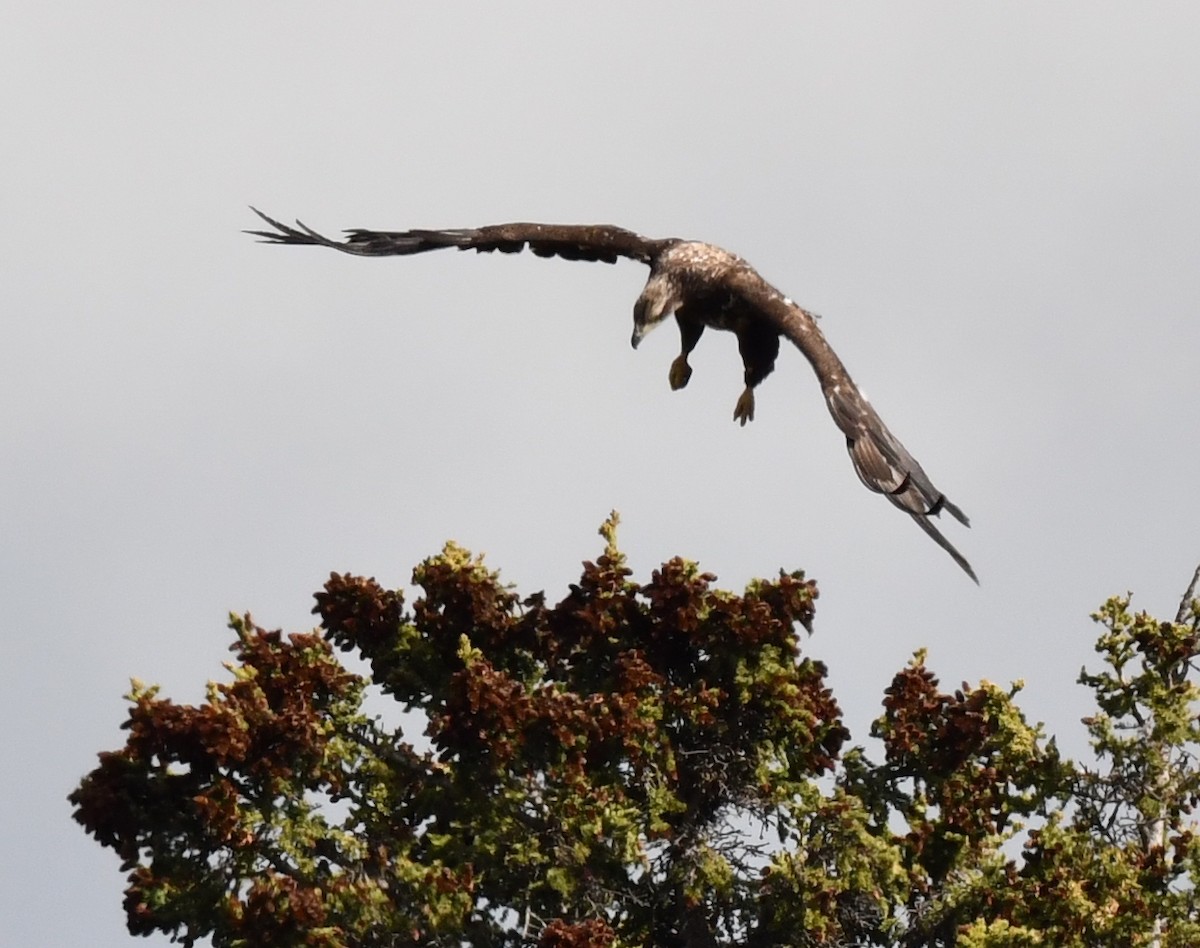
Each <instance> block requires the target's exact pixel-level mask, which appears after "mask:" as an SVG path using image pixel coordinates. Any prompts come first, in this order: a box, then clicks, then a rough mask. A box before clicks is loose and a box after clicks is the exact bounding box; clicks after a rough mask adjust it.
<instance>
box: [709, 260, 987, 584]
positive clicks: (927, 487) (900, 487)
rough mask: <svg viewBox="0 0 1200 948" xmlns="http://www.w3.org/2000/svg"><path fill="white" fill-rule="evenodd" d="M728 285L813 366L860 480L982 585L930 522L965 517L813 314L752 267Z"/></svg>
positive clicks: (967, 523)
mask: <svg viewBox="0 0 1200 948" xmlns="http://www.w3.org/2000/svg"><path fill="white" fill-rule="evenodd" d="M730 285H731V288H732V289H734V290H735V292H737V294H738V295H739V296H740V297H741V298H742V300H744V301H745V302H746V303H748V304H750V305H751V306H753V307H754V308H755V309H756V310H757V311H758V312H760V313H761V314H762V316H763V318H765V319H767V320H769V321H770V322H771V323H772V324H773V325H774V326H775V328H776V329H778V331H779V332H780V334H781V335H783V336H786V337H787V338H788V339H790V340H791V341H792V343H793V344H794V345H795V346H796V348H798V349H799V350H800V351H801V352H803V353H804V355H805V357H806V358H807V359H808V361H809V363H811V365H812V367H813V370H814V371H815V372H816V374H817V378H818V380H819V381H820V383H821V390H822V391H823V392H824V394H825V403H826V405H827V406H828V407H829V413H830V415H832V416H833V420H834V422H836V424H837V426H838V428H840V429H841V431H842V434H844V435H845V436H846V449H847V450H848V451H849V452H850V460H851V461H852V462H853V463H854V471H855V473H857V474H858V478H859V480H861V481H862V482H863V484H864V485H865V486H866V487H867V488H869V489H870V490H873V491H876V492H878V493H880V494H883V495H884V496H885V497H887V499H888V500H890V501H891V502H892V503H893V504H895V505H896V506H897V507H899V508H900V509H901V510H903V511H904V512H905V513H907V514H909V516H911V517H912V518H913V520H915V521H916V522H917V525H918V526H919V527H920V528H921V529H922V530H924V531H925V532H926V533H927V534H929V536H930V538H931V539H933V541H934V542H935V543H937V545H938V546H940V547H941V548H942V549H943V550H945V551H946V552H947V553H949V554H950V556H951V557H952V558H953V560H954V562H956V563H957V564H958V565H959V566H960V567H962V569H963V571H964V572H966V574H967V575H968V576H970V577H971V579H973V580H975V582H976V583H978V582H979V578H978V577H977V576H976V575H975V571H974V570H973V569H972V568H971V564H970V563H968V562H967V560H966V558H965V557H964V556H963V555H962V554H961V553H959V552H958V550H956V549H955V548H954V546H953V544H951V543H950V541H949V540H947V539H946V538H945V537H944V536H942V534H941V531H939V530H938V528H937V527H936V526H934V524H933V523H932V522H931V521H930V519H929V518H930V517H935V516H937V515H938V514H940V513H942V511H945V512H946V513H948V514H950V516H952V517H953V518H954V519H955V520H957V521H958V522H959V523H961V524H963V525H965V526H970V525H971V524H970V521H969V520H968V519H967V516H966V514H964V513H963V512H962V511H961V510H960V509H959V508H958V507H957V506H956V505H955V504H953V503H952V502H951V501H950V500H949V498H947V497H946V495H945V494H943V493H942V492H941V491H940V490H938V489H937V488H936V487H934V486H933V482H932V481H931V480H930V479H929V475H928V474H926V473H925V470H924V469H923V468H922V467H921V465H920V464H919V463H917V459H916V458H914V457H913V456H912V455H911V454H909V453H908V449H907V448H905V447H904V445H903V444H901V443H900V439H898V438H897V437H896V436H895V435H894V434H892V432H891V431H890V430H889V429H888V426H887V425H885V424H884V423H883V419H882V418H880V417H879V414H878V413H877V412H876V411H875V408H874V407H873V406H872V405H871V403H870V402H869V401H868V400H867V397H866V396H865V395H864V394H863V393H862V390H861V389H859V387H858V386H857V385H856V384H855V383H854V380H853V379H852V378H851V377H850V373H849V372H847V371H846V367H845V365H843V364H842V360H841V359H839V358H838V356H837V353H835V352H834V351H833V349H832V348H831V347H830V345H829V343H828V342H826V340H825V336H824V334H823V333H822V332H821V330H820V328H819V327H818V326H817V322H816V318H815V317H814V316H813V314H812V313H809V312H808V311H807V310H805V309H803V308H802V307H800V306H798V305H796V304H795V303H794V302H792V301H791V300H790V299H788V298H787V297H785V296H783V295H782V294H781V293H780V292H779V291H778V290H776V289H775V288H774V287H773V286H771V285H770V284H769V283H767V282H766V281H765V280H764V279H763V278H762V277H761V276H759V275H758V273H756V272H755V271H754V270H753V269H751V268H750V267H749V266H748V265H747V266H746V268H745V271H744V272H740V273H737V274H735V275H734V276H733V277H732V278H731V279H730Z"/></svg>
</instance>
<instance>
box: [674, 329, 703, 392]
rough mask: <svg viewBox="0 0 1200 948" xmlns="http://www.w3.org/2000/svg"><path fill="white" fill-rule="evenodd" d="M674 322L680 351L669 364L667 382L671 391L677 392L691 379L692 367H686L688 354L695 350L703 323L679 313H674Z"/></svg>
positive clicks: (701, 332)
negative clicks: (677, 325) (669, 369)
mask: <svg viewBox="0 0 1200 948" xmlns="http://www.w3.org/2000/svg"><path fill="white" fill-rule="evenodd" d="M675 321H676V322H677V323H678V324H679V343H680V348H681V350H682V351H680V353H679V355H677V356H676V357H675V361H674V362H672V363H671V371H670V372H668V373H667V380H668V381H669V382H670V383H671V389H672V390H673V391H679V389H681V388H683V387H684V386H685V385H687V383H688V380H689V379H690V378H691V377H692V367H691V366H690V365H688V353H690V352H691V351H692V350H693V349H695V348H696V343H698V342H699V341H700V336H701V335H703V333H704V323H702V322H700V321H699V320H698V319H689V318H688V316H687V314H686V313H682V312H679V311H677V312H676V313H675Z"/></svg>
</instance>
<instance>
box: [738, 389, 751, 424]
mask: <svg viewBox="0 0 1200 948" xmlns="http://www.w3.org/2000/svg"><path fill="white" fill-rule="evenodd" d="M733 420H734V421H737V422H741V424H742V427H743V428H744V427H745V426H746V422H748V421H753V420H754V391H753V390H752V389H751V388H750V386H749V385H747V386H746V390H745V391H744V392H742V395H741V398H739V399H738V400H737V405H736V406H735V407H734V409H733Z"/></svg>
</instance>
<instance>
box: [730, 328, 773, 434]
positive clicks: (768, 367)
mask: <svg viewBox="0 0 1200 948" xmlns="http://www.w3.org/2000/svg"><path fill="white" fill-rule="evenodd" d="M736 332H737V337H738V351H739V352H741V354H742V365H743V366H744V367H745V369H746V373H745V378H746V389H745V391H743V392H742V394H741V397H739V398H738V400H737V405H735V406H734V409H733V420H734V421H736V422H738V423H740V424H741V425H742V426H743V427H744V426H745V424H746V422H748V421H753V420H754V386H756V385H757V384H758V383H759V382H761V381H762V380H763V379H765V378H766V377H767V376H768V375H770V374H771V371H772V369H774V368H775V359H776V357H778V355H779V333H778V331H777V330H776V329H775V328H774V327H772V326H769V325H765V324H763V323H756V322H748V323H745V324H743V325H742V326H739V327H738V329H737V330H736Z"/></svg>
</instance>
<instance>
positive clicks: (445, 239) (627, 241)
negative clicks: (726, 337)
mask: <svg viewBox="0 0 1200 948" xmlns="http://www.w3.org/2000/svg"><path fill="white" fill-rule="evenodd" d="M250 210H252V211H254V213H255V214H257V215H258V216H259V217H261V218H262V219H263V220H264V221H266V222H267V223H268V224H269V225H270V226H271V227H273V228H274V230H249V231H246V233H248V234H253V235H254V236H256V237H262V238H263V239H264V240H266V241H268V242H270V243H277V244H317V245H320V246H323V247H332V248H333V249H334V250H340V251H342V253H351V254H356V255H358V256H364V257H387V256H397V255H399V256H406V255H409V254H414V253H425V252H426V251H429V250H441V249H443V248H445V247H456V248H458V249H459V250H475V251H477V252H479V253H487V252H490V251H493V250H498V251H500V252H501V253H517V252H518V251H521V250H524V249H525V248H526V247H527V246H528V248H529V249H530V250H531V251H532V252H533V253H535V254H537V255H538V256H539V257H562V258H563V259H565V260H599V261H601V262H603V263H616V261H617V258H618V257H625V258H627V259H629V260H636V261H638V262H639V263H650V262H651V261H652V260H653V259H654V258H655V256H657V254H658V253H660V252H661V251H662V250H663V249H664V248H665V247H667V246H670V245H671V244H672V243H674V242H675V241H673V240H652V239H650V238H648V237H642V236H641V235H640V234H635V233H634V232H633V231H631V230H625V229H624V228H622V227H614V226H612V225H611V224H527V223H512V224H491V225H489V226H486V227H471V228H463V229H458V230H397V231H386V230H363V229H362V228H355V229H353V230H348V231H346V238H345V239H344V240H331V239H330V238H328V237H324V236H322V235H321V234H318V233H317V232H316V231H314V230H311V229H309V228H308V227H305V226H304V225H303V224H301V223H300V222H299V221H297V222H296V226H295V227H289V226H288V225H287V224H283V223H280V222H279V221H277V220H274V219H273V218H270V217H267V215H266V214H264V213H263V212H262V211H260V210H258V209H257V208H254V207H252V208H250Z"/></svg>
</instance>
